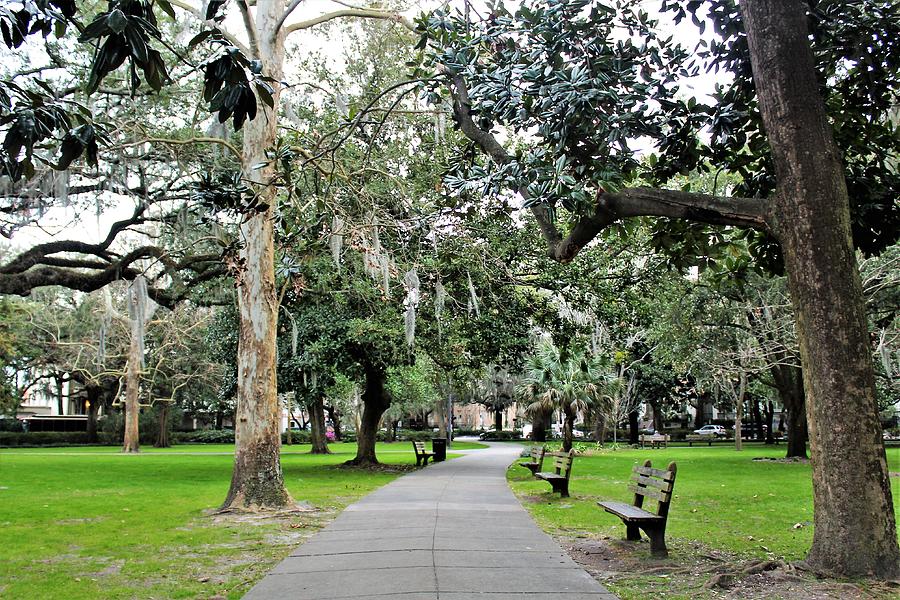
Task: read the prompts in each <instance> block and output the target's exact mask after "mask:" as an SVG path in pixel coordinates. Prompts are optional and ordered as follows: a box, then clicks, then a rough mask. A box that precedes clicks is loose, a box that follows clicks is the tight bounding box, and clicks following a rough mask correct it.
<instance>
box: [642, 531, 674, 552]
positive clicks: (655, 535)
mask: <svg viewBox="0 0 900 600" xmlns="http://www.w3.org/2000/svg"><path fill="white" fill-rule="evenodd" d="M644 532H645V533H646V534H647V537H649V538H650V554H652V555H653V556H655V557H657V558H666V557H667V556H669V551H668V549H667V548H666V530H665V528H662V527H659V528H657V527H649V528H646V529H644Z"/></svg>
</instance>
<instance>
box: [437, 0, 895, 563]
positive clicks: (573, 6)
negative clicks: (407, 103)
mask: <svg viewBox="0 0 900 600" xmlns="http://www.w3.org/2000/svg"><path fill="white" fill-rule="evenodd" d="M876 5H877V6H876ZM664 7H665V8H669V9H672V10H673V11H674V15H675V17H676V18H679V19H680V18H683V17H684V16H685V14H686V10H688V11H695V12H700V15H699V16H703V17H706V16H707V12H706V11H709V12H708V16H709V18H710V19H711V20H712V22H713V23H714V24H715V28H716V32H717V33H718V35H719V36H720V39H721V40H722V41H719V40H715V45H712V44H711V45H709V46H708V50H703V49H702V48H701V49H700V50H698V52H697V56H698V57H699V58H703V57H707V58H709V64H710V65H711V66H712V67H713V68H725V69H728V70H730V71H732V73H733V75H734V76H735V79H734V85H732V86H731V87H730V88H724V89H721V90H719V92H717V94H716V96H715V98H714V100H716V101H717V102H716V103H715V104H713V105H711V106H708V107H707V106H704V105H702V104H701V103H698V102H696V101H695V100H693V99H690V100H685V99H683V96H680V95H679V93H678V90H677V86H676V84H675V82H676V81H677V80H678V78H679V77H680V76H682V75H684V74H690V73H692V72H697V71H696V69H697V65H696V63H692V61H691V60H690V54H689V53H688V52H687V51H686V50H685V49H683V48H681V47H679V46H677V45H674V44H673V43H672V38H671V36H669V35H668V34H661V33H660V31H659V29H657V28H656V26H655V25H656V24H655V22H654V20H653V19H651V18H649V17H648V15H647V14H646V13H645V12H643V10H642V3H641V2H626V3H624V4H619V5H617V6H616V7H615V8H613V7H611V6H609V5H607V4H606V3H603V2H590V1H589V0H576V1H573V2H551V3H546V4H544V3H540V2H525V3H523V4H521V5H520V6H519V8H518V9H517V10H516V11H515V12H510V11H508V10H506V9H505V8H503V7H500V6H497V7H493V8H492V9H491V10H490V11H488V13H487V14H485V15H484V17H483V18H481V19H480V20H477V21H474V22H472V21H469V20H467V19H466V16H467V15H468V14H469V13H467V15H456V14H450V13H448V12H447V11H444V10H441V11H436V12H435V13H433V14H432V15H431V16H430V17H428V18H425V19H423V20H422V21H421V28H422V31H423V33H424V35H423V40H422V45H423V47H427V48H428V54H427V66H428V67H429V68H431V67H434V68H435V69H436V70H437V71H438V72H440V73H442V74H443V76H444V82H445V86H446V87H445V89H446V90H448V91H449V92H448V93H449V97H450V98H451V100H452V102H453V107H454V114H455V119H456V121H457V124H458V126H459V127H460V129H461V131H462V132H463V133H464V134H465V135H466V136H467V137H468V138H469V139H471V140H472V142H473V144H474V145H476V146H477V147H478V148H480V150H481V151H482V152H483V153H484V156H485V157H486V158H485V160H482V161H479V160H475V161H462V162H461V164H460V166H461V169H460V170H459V171H458V172H457V173H456V174H455V175H454V177H453V178H451V179H450V180H449V183H450V185H452V186H453V187H454V189H456V190H457V191H459V192H460V193H461V194H466V193H474V192H482V193H483V192H484V191H487V192H491V191H494V192H496V191H499V190H500V189H512V190H513V191H515V192H516V193H518V194H519V196H521V198H522V199H523V200H524V204H525V206H526V207H527V208H529V209H530V212H531V214H532V215H533V217H534V218H535V220H536V221H537V222H538V223H539V225H540V228H541V232H542V234H543V237H544V238H545V239H546V241H547V243H548V248H549V253H550V255H551V256H553V257H554V258H555V259H557V260H560V261H570V260H573V259H574V258H575V256H576V255H577V254H578V253H579V252H580V251H581V250H582V249H583V248H584V247H585V246H586V245H588V244H589V243H590V242H591V241H592V240H594V239H595V238H596V237H597V236H598V234H599V233H600V232H601V231H602V230H603V229H605V228H607V227H610V226H613V225H614V224H616V223H618V222H620V221H622V220H624V219H629V218H632V217H651V216H652V217H666V218H671V219H684V220H685V221H688V222H696V223H702V224H707V225H716V226H729V227H736V228H745V229H748V230H751V231H753V232H758V234H757V233H754V234H753V235H752V237H753V243H754V246H755V248H756V249H757V250H758V252H757V253H756V254H757V256H759V257H760V258H762V257H764V256H768V257H769V258H772V259H773V260H772V261H771V262H772V263H777V264H780V265H781V266H783V268H784V270H785V271H786V273H787V277H788V287H789V290H790V293H791V298H792V302H793V305H794V314H795V317H796V323H797V336H798V341H799V346H800V356H801V361H802V364H803V374H804V383H805V386H804V387H805V391H806V398H807V417H808V423H809V429H810V442H811V447H812V454H813V456H812V465H813V490H814V498H815V506H816V512H815V535H814V539H813V544H812V548H811V550H810V553H809V557H808V563H809V564H810V565H811V566H812V567H813V568H815V569H817V570H819V571H822V572H828V573H834V574H839V575H844V576H865V575H870V574H874V575H876V576H878V577H886V578H892V577H896V575H897V574H898V572H900V548H898V544H897V533H896V524H895V519H894V511H893V501H892V498H891V491H890V486H889V485H887V483H886V482H887V481H888V469H887V461H886V458H885V453H884V447H883V444H882V441H881V435H880V424H879V422H878V413H877V406H876V401H875V399H876V386H875V377H874V370H873V365H872V360H871V358H870V356H871V354H870V352H869V340H868V333H867V328H866V322H865V310H864V303H863V296H862V288H861V283H860V278H859V274H858V272H857V268H856V260H855V254H854V250H853V246H852V241H851V240H852V233H853V232H854V231H856V232H857V233H859V234H861V235H860V236H858V238H857V239H859V240H865V241H866V242H873V244H871V245H870V246H869V247H872V248H877V247H879V242H880V247H884V245H886V244H890V243H892V242H893V241H894V240H893V239H887V240H885V239H884V237H885V235H886V236H888V237H894V235H895V232H896V229H894V230H893V231H894V233H891V231H889V230H884V229H883V227H882V224H879V223H878V219H875V220H872V221H867V220H866V219H865V218H859V212H856V213H855V215H854V217H855V218H854V221H853V223H854V225H857V224H863V223H873V222H874V223H876V225H874V229H873V228H872V227H869V228H859V227H851V216H850V215H851V213H850V197H851V196H850V194H849V193H848V181H849V182H851V183H853V184H857V183H859V184H861V185H860V186H857V185H853V186H852V187H851V188H850V189H851V190H852V192H853V199H854V205H855V206H857V207H859V206H860V205H863V206H866V205H868V206H870V207H873V208H877V207H880V209H881V215H883V216H882V217H881V221H883V222H889V223H890V222H896V216H897V212H896V203H893V204H894V205H893V206H891V203H890V202H887V203H886V202H884V201H883V200H881V201H879V198H884V195H883V193H884V192H885V191H886V190H890V189H891V185H892V183H891V182H892V181H896V170H895V169H891V168H890V165H891V161H892V160H895V159H893V158H891V157H896V156H897V150H898V144H897V139H898V138H897V137H896V135H892V134H891V133H890V132H891V131H892V128H893V127H894V125H893V124H892V122H891V120H890V113H889V111H890V108H891V106H892V105H893V99H894V98H895V97H896V93H897V90H898V89H900V77H898V72H900V69H898V65H900V61H898V56H897V48H895V47H893V46H891V47H889V45H882V44H872V43H871V40H872V39H879V40H881V39H885V40H886V39H894V38H895V37H896V36H897V35H898V32H897V28H898V25H897V24H898V22H900V18H898V14H897V7H887V8H884V7H882V6H881V5H880V4H878V3H875V2H866V1H864V0H860V1H856V2H818V3H815V4H814V5H807V4H806V3H802V2H787V3H786V2H780V1H774V0H752V1H751V0H745V1H743V2H741V3H740V4H739V7H738V6H735V3H733V2H729V1H726V0H722V1H718V2H712V3H700V2H687V3H686V4H685V5H682V4H681V3H672V2H665V3H664ZM807 9H809V11H808V12H809V14H807ZM698 22H701V21H700V20H699V19H698ZM623 29H624V30H627V31H629V32H630V33H631V36H630V38H626V39H625V40H624V41H623V39H622V36H621V35H619V34H618V32H619V31H620V30H623ZM811 34H812V35H811ZM842 36H846V37H848V38H852V39H855V40H859V43H858V44H856V43H849V44H848V43H845V41H844V40H841V43H835V41H836V39H839V38H840V37H842ZM632 40H634V41H632ZM811 40H812V41H811ZM862 40H867V41H865V42H864V41H862ZM811 43H813V44H815V50H816V51H815V53H814V51H813V49H812V48H811V45H810V44H811ZM857 48H865V49H866V53H868V54H867V55H866V56H865V57H864V59H862V60H861V59H860V57H859V55H858V51H857ZM869 55H872V56H869ZM874 55H878V56H877V58H876V57H875V56H874ZM870 65H873V66H872V67H870ZM874 65H877V68H876V67H875V66H874ZM870 69H875V70H876V71H877V76H878V78H879V79H878V81H879V85H877V86H873V85H871V82H872V81H873V80H872V77H873V73H872V71H871V70H870ZM822 81H829V85H828V86H827V88H825V87H823V86H822V85H821V84H820V82H822ZM435 94H440V91H438V90H435ZM823 95H825V96H827V98H825V100H827V104H826V101H825V100H823ZM857 98H860V99H861V101H859V102H857ZM829 117H832V118H831V120H829ZM832 122H833V123H834V124H835V127H833V126H832ZM707 125H709V126H710V128H711V131H712V133H713V142H714V143H712V144H705V143H704V142H703V140H702V138H701V137H700V135H699V133H700V131H701V129H702V128H703V127H704V126H707ZM499 127H504V128H506V129H507V130H508V131H510V132H516V131H527V132H528V133H529V139H528V140H527V141H526V142H525V143H524V144H521V145H519V146H518V147H515V148H513V147H511V146H507V145H504V144H503V143H501V141H500V140H501V138H499V137H498V136H496V135H495V131H496V129H497V128H499ZM835 131H837V134H838V135H837V137H836V136H835V133H834V132H835ZM637 139H642V140H644V141H645V143H650V144H654V145H655V146H656V148H657V150H658V154H657V156H656V158H655V160H654V161H653V167H652V169H649V170H644V169H642V168H641V165H640V163H639V162H638V160H637V155H636V153H635V152H634V151H633V148H632V144H633V141H634V140H637ZM872 144H875V145H876V146H877V147H878V148H879V151H881V150H883V151H884V154H881V152H877V153H876V152H873V150H872V149H873V146H872ZM842 151H843V152H842ZM842 156H844V157H845V161H846V163H845V164H846V165H847V167H848V168H847V169H846V170H845V165H844V164H842V162H841V157H842ZM705 161H711V162H712V164H713V165H714V166H715V167H718V166H720V165H724V166H728V167H729V168H731V169H732V170H734V171H735V172H739V173H740V174H741V175H742V177H743V178H744V179H745V180H746V181H747V183H748V185H747V186H745V187H744V188H741V189H740V190H738V192H740V191H749V192H750V193H748V194H747V195H745V196H743V197H742V196H721V195H710V194H697V193H692V192H690V191H683V190H675V189H671V188H670V187H668V186H667V185H666V184H667V183H668V182H669V181H670V180H671V178H672V176H673V175H675V174H677V173H680V172H689V171H691V170H694V169H697V168H700V169H702V168H705V167H704V165H705V164H708V163H707V162H705ZM716 163H719V164H716ZM866 169H869V172H868V174H867V175H868V177H867V176H863V175H862V174H863V172H864V171H866ZM892 173H893V175H892ZM867 182H868V184H867ZM647 183H649V184H650V185H646V184H647ZM887 197H890V196H889V195H888V196H887ZM876 212H877V211H876ZM558 214H569V215H570V216H571V219H570V223H568V224H567V225H566V226H565V227H563V228H560V227H559V225H558V223H557V222H556V220H555V218H556V216H557V215H558ZM664 224H665V225H669V223H668V222H664ZM860 229H862V231H860ZM674 230H675V234H676V235H675V239H679V238H680V239H685V240H687V239H689V238H691V237H695V236H693V235H689V234H692V233H693V232H692V231H691V229H690V228H689V227H687V228H686V227H681V228H680V229H679V227H678V225H677V224H676V225H675V226H674ZM873 233H874V235H872V234H873ZM881 234H885V235H881ZM879 238H881V239H879ZM710 246H712V245H710ZM712 249H714V248H710V250H712ZM836 422H837V423H840V427H834V426H831V424H832V423H836Z"/></svg>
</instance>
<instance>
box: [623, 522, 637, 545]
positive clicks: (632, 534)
mask: <svg viewBox="0 0 900 600" xmlns="http://www.w3.org/2000/svg"><path fill="white" fill-rule="evenodd" d="M625 539H626V540H628V541H629V542H639V541H641V530H640V528H639V527H638V526H637V525H633V524H631V523H625Z"/></svg>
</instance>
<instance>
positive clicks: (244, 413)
mask: <svg viewBox="0 0 900 600" xmlns="http://www.w3.org/2000/svg"><path fill="white" fill-rule="evenodd" d="M284 8H285V6H284V1H283V0H259V1H258V2H257V4H256V37H257V39H258V41H259V54H260V56H258V57H256V58H258V59H260V60H261V61H262V67H263V73H264V74H265V75H266V76H268V77H270V78H271V80H270V84H271V85H272V86H273V87H274V89H275V93H274V94H273V98H274V101H275V106H278V100H279V96H280V94H281V85H280V81H281V80H282V69H283V63H284V33H283V31H276V25H277V23H278V21H279V19H280V18H281V15H282V14H283V13H284ZM277 118H278V117H277V113H276V112H275V111H273V110H272V109H271V108H269V107H268V106H267V105H266V103H265V102H259V103H258V113H257V116H256V118H255V119H253V120H252V121H250V122H248V123H247V124H246V125H245V126H244V146H243V153H242V154H243V156H242V158H243V164H242V169H243V176H244V179H245V180H246V181H249V182H252V183H253V184H254V192H255V194H256V195H257V201H258V205H260V206H264V207H265V209H264V210H262V211H261V212H259V213H257V214H254V215H252V216H251V215H247V217H245V219H244V220H243V222H242V223H241V225H240V235H239V239H240V240H241V242H242V247H241V249H240V264H239V267H238V269H239V270H238V272H237V273H236V283H237V288H238V308H239V313H240V334H239V338H238V356H237V367H238V369H237V370H238V381H237V388H238V393H237V407H236V409H235V424H234V428H235V432H234V438H235V447H234V472H233V473H232V477H231V488H230V489H229V490H228V496H227V497H226V499H225V503H224V504H223V505H222V508H223V509H224V508H239V509H240V508H253V507H271V508H280V507H284V506H286V505H288V504H289V503H290V502H291V497H290V495H289V494H288V493H287V490H286V489H285V488H284V475H283V473H282V470H281V456H280V453H281V431H280V429H281V407H280V404H279V402H278V398H277V396H276V385H275V330H276V316H277V310H278V300H277V298H276V295H275V268H274V237H273V224H274V219H275V203H276V201H277V198H276V195H275V186H274V184H273V180H274V178H275V173H274V169H273V167H272V163H271V162H270V161H269V159H268V157H267V155H266V150H268V149H269V148H270V147H271V146H272V145H273V144H274V142H275V139H276V132H277V129H276V127H277Z"/></svg>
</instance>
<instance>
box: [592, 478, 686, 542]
mask: <svg viewBox="0 0 900 600" xmlns="http://www.w3.org/2000/svg"><path fill="white" fill-rule="evenodd" d="M675 472H676V466H675V463H674V462H673V463H669V466H668V467H667V468H666V470H665V471H661V470H659V469H654V468H653V467H652V465H651V463H650V461H649V460H648V461H645V462H644V465H643V466H637V465H635V467H634V469H632V473H631V480H632V481H633V483H632V484H631V485H629V486H628V489H629V490H631V491H632V492H634V504H626V503H624V502H605V501H604V502H598V503H597V504H599V505H600V506H601V507H602V508H603V509H604V510H605V511H606V512H608V513H611V514H614V515H616V516H617V517H619V518H620V519H622V522H623V523H625V539H627V540H630V541H633V542H636V541H638V540H640V539H641V533H640V530H641V529H643V530H644V533H646V534H647V537H649V538H650V552H651V553H652V554H653V555H654V556H660V557H665V556H668V555H669V552H668V550H667V549H666V520H667V519H668V517H669V504H670V503H671V502H672V489H673V488H674V487H675ZM644 498H651V499H653V500H656V502H657V506H656V513H655V514H654V513H652V512H647V511H646V510H644V509H643V508H642V507H643V504H644Z"/></svg>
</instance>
